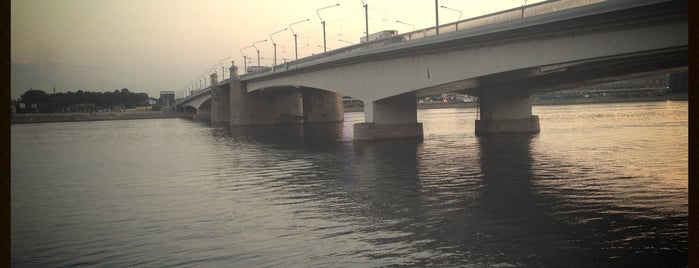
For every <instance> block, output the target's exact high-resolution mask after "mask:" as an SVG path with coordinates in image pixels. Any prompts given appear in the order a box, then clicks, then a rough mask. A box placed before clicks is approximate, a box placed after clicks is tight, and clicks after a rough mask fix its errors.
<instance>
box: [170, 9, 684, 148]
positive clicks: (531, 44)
mask: <svg viewBox="0 0 699 268" xmlns="http://www.w3.org/2000/svg"><path fill="white" fill-rule="evenodd" d="M687 18H688V2H687V1H686V0H680V1H672V0H615V1H610V2H602V1H593V0H588V1H547V2H542V3H538V4H534V5H529V6H525V7H523V8H521V9H520V8H518V9H511V10H506V11H502V12H498V13H495V14H490V15H486V16H481V17H477V18H473V19H468V20H464V21H460V22H456V23H452V24H448V25H442V26H440V28H439V34H438V35H437V34H436V31H435V29H434V28H431V29H424V30H419V31H415V32H411V33H407V34H403V35H399V36H395V37H392V38H390V39H384V40H378V41H374V42H369V43H361V44H357V45H352V46H349V47H345V48H342V49H337V50H333V51H328V52H326V53H323V54H320V55H315V56H312V57H307V58H304V59H299V60H297V61H293V62H288V63H286V64H283V65H278V66H273V67H272V68H271V69H270V70H269V71H265V72H258V73H249V74H245V75H240V76H239V75H237V67H235V66H232V67H231V74H232V78H231V79H228V80H224V81H221V82H218V81H217V77H216V75H215V74H213V75H212V76H211V81H212V82H213V84H212V86H211V87H209V88H207V89H205V90H202V91H199V92H196V93H195V94H193V95H191V96H189V97H188V98H186V99H183V100H181V101H180V102H179V103H178V104H177V105H178V107H179V108H178V109H180V110H184V109H196V111H197V113H198V114H202V115H205V114H206V113H210V117H211V122H212V123H214V124H228V125H231V126H242V125H255V124H281V123H316V122H337V121H342V120H343V117H344V115H343V108H342V95H346V96H351V97H353V98H355V99H359V100H362V101H364V121H365V122H364V123H359V124H355V125H354V132H355V135H354V137H355V139H359V140H373V139H386V138H421V137H422V124H421V123H419V122H417V104H416V98H417V97H422V96H428V95H435V94H441V93H448V92H459V93H464V94H469V95H473V96H477V97H479V100H480V119H478V120H476V129H475V131H476V133H477V134H482V133H500V132H538V131H539V129H540V128H539V119H538V117H537V116H536V115H532V108H531V96H532V95H533V94H537V93H544V92H550V91H556V90H560V89H565V88H571V87H577V86H582V85H588V84H596V83H601V82H607V81H613V80H621V79H628V78H633V77H636V76H645V75H652V74H659V73H669V72H676V71H686V70H687V66H688V24H687ZM457 29H458V31H457ZM187 107H190V108H187Z"/></svg>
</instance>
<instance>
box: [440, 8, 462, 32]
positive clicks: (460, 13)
mask: <svg viewBox="0 0 699 268" xmlns="http://www.w3.org/2000/svg"><path fill="white" fill-rule="evenodd" d="M440 7H441V8H445V9H449V10H451V11H456V12H459V19H458V20H456V21H457V23H456V30H457V31H458V30H459V23H458V22H459V21H461V15H463V13H462V12H461V11H460V10H457V9H453V8H450V7H447V6H440Z"/></svg>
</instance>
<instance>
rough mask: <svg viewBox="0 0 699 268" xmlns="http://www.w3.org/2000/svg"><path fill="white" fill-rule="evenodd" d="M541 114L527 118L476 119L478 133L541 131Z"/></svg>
mask: <svg viewBox="0 0 699 268" xmlns="http://www.w3.org/2000/svg"><path fill="white" fill-rule="evenodd" d="M539 131H540V128H539V116H536V115H532V117H531V118H526V119H503V120H492V119H490V120H476V135H482V134H495V133H539Z"/></svg>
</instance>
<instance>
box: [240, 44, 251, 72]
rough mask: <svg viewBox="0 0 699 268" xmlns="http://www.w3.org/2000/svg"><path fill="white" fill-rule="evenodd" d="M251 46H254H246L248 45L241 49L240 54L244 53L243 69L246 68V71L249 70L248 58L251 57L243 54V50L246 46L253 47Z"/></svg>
mask: <svg viewBox="0 0 699 268" xmlns="http://www.w3.org/2000/svg"><path fill="white" fill-rule="evenodd" d="M251 47H252V46H246V47H244V48H241V49H240V54H241V55H243V69H244V70H245V72H246V73H247V70H248V59H249V58H248V57H246V56H245V54H243V50H244V49H246V48H251Z"/></svg>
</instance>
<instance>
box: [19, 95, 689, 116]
mask: <svg viewBox="0 0 699 268" xmlns="http://www.w3.org/2000/svg"><path fill="white" fill-rule="evenodd" d="M687 100H689V98H688V94H687V93H670V94H664V95H659V96H640V97H614V96H611V97H592V98H548V99H534V100H532V105H534V106H538V105H576V104H600V103H628V102H651V101H687ZM476 107H478V103H475V102H459V103H439V102H436V103H418V104H417V108H418V109H448V108H476ZM344 110H345V112H362V111H364V107H357V106H355V107H345V108H344ZM162 118H190V119H191V118H192V115H191V114H181V113H163V112H123V113H122V112H111V113H92V114H90V113H55V114H14V115H11V117H10V123H11V124H35V123H58V122H84V121H107V120H137V119H162Z"/></svg>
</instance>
